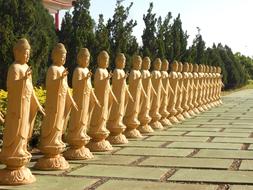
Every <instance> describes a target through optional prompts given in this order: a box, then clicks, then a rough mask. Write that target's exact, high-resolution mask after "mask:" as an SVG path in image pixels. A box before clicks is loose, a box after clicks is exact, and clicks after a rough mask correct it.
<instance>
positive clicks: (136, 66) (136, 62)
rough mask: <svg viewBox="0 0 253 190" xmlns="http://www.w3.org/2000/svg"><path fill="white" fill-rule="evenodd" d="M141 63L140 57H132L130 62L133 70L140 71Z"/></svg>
mask: <svg viewBox="0 0 253 190" xmlns="http://www.w3.org/2000/svg"><path fill="white" fill-rule="evenodd" d="M141 63H142V60H141V56H139V55H134V56H133V60H132V65H133V66H132V67H133V69H135V70H140V69H141Z"/></svg>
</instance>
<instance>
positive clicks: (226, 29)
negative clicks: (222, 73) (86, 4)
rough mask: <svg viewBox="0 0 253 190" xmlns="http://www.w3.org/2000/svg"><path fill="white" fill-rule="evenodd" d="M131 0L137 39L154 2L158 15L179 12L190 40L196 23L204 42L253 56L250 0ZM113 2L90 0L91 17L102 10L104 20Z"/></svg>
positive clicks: (113, 0)
mask: <svg viewBox="0 0 253 190" xmlns="http://www.w3.org/2000/svg"><path fill="white" fill-rule="evenodd" d="M130 2H133V3H134V4H133V6H132V8H131V10H130V15H129V17H130V18H132V19H134V20H137V26H136V27H135V28H134V31H133V32H134V33H133V34H134V35H135V36H136V37H137V39H138V42H139V43H141V35H142V32H143V29H144V22H143V20H142V18H143V14H146V12H147V9H148V7H149V3H150V2H153V4H154V8H153V12H155V13H156V14H157V16H162V18H164V17H165V16H166V15H167V13H168V12H169V11H170V12H172V16H173V17H176V16H177V14H178V13H180V14H181V20H182V23H183V29H184V30H187V32H188V34H189V35H190V38H189V43H190V44H191V43H192V40H193V38H194V37H195V35H196V34H197V29H196V27H199V28H200V29H201V34H202V36H203V39H204V40H205V42H206V46H212V44H213V42H214V43H219V42H221V43H222V44H227V45H228V46H230V47H231V48H232V50H233V51H234V52H237V51H239V52H241V53H242V54H244V55H248V56H253V20H252V19H253V0H125V1H124V2H123V5H125V6H128V5H129V4H130ZM115 4H116V0H91V7H90V13H91V15H92V17H93V19H95V21H96V22H97V21H98V15H99V14H101V13H102V14H103V15H104V17H105V20H106V21H107V19H108V18H111V17H112V15H113V13H114V9H115ZM61 14H63V12H62V13H61Z"/></svg>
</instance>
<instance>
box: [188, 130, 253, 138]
mask: <svg viewBox="0 0 253 190" xmlns="http://www.w3.org/2000/svg"><path fill="white" fill-rule="evenodd" d="M186 136H197V137H249V136H250V133H226V132H195V131H194V132H190V133H188V134H186Z"/></svg>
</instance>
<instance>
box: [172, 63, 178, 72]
mask: <svg viewBox="0 0 253 190" xmlns="http://www.w3.org/2000/svg"><path fill="white" fill-rule="evenodd" d="M177 70H178V63H177V62H174V63H173V64H172V71H175V72H177Z"/></svg>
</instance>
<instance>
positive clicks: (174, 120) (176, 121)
mask: <svg viewBox="0 0 253 190" xmlns="http://www.w3.org/2000/svg"><path fill="white" fill-rule="evenodd" d="M169 120H170V122H171V123H172V124H177V123H180V121H178V119H177V118H176V117H175V116H171V117H169Z"/></svg>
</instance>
